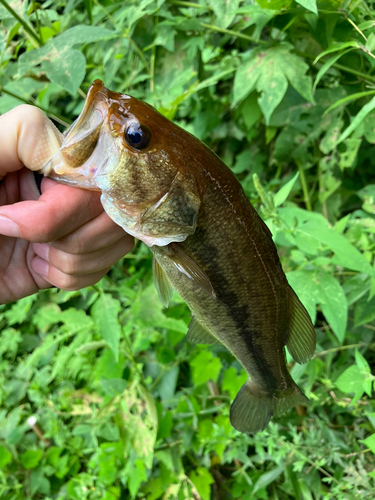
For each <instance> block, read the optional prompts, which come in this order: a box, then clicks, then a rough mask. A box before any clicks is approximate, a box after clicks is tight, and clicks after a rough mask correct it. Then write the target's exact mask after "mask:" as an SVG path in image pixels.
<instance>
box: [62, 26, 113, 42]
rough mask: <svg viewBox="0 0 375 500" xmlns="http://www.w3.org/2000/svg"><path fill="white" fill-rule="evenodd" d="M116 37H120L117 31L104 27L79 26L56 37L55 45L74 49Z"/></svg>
mask: <svg viewBox="0 0 375 500" xmlns="http://www.w3.org/2000/svg"><path fill="white" fill-rule="evenodd" d="M115 36H119V35H118V34H117V33H116V32H115V31H112V30H108V29H107V28H104V27H102V26H87V25H86V24H78V25H76V26H74V27H73V28H70V29H68V30H66V31H64V32H63V33H62V34H61V35H58V36H57V37H55V38H54V39H53V43H54V45H55V46H56V47H64V46H68V47H72V46H74V45H77V44H82V43H85V44H87V43H94V42H99V40H106V39H109V38H113V37H115Z"/></svg>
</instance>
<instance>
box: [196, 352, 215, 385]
mask: <svg viewBox="0 0 375 500" xmlns="http://www.w3.org/2000/svg"><path fill="white" fill-rule="evenodd" d="M190 366H191V368H192V376H193V382H194V385H199V384H204V383H206V382H208V381H209V380H213V381H214V382H216V381H217V378H218V376H219V373H220V370H221V363H220V360H219V358H215V357H214V355H213V354H212V352H211V351H208V350H206V351H201V352H200V353H199V354H197V356H195V357H194V358H193V359H192V360H191V361H190Z"/></svg>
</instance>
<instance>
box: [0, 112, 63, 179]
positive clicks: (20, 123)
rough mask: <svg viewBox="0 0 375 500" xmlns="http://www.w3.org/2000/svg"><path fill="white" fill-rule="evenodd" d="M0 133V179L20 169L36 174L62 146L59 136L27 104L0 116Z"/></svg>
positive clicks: (48, 122)
mask: <svg viewBox="0 0 375 500" xmlns="http://www.w3.org/2000/svg"><path fill="white" fill-rule="evenodd" d="M0 130H1V133H0V151H1V156H0V178H2V177H4V176H5V175H6V174H7V173H10V172H15V171H16V170H19V169H20V168H22V167H23V166H25V167H27V168H29V169H30V170H40V169H41V168H42V167H43V166H44V165H45V164H46V163H47V161H48V160H50V158H52V156H53V155H54V154H55V153H56V152H57V150H58V149H59V148H60V144H61V142H62V134H61V133H60V132H59V131H58V130H57V128H56V127H55V126H54V124H53V123H52V122H51V121H50V120H49V119H48V118H47V117H46V115H45V114H44V113H43V112H42V111H41V110H40V109H38V108H36V107H34V106H29V105H28V104H22V105H21V106H17V107H16V108H14V109H12V110H11V111H8V113H5V114H4V115H2V116H0Z"/></svg>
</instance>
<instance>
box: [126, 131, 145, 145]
mask: <svg viewBox="0 0 375 500" xmlns="http://www.w3.org/2000/svg"><path fill="white" fill-rule="evenodd" d="M129 139H130V141H131V142H132V143H133V144H139V143H140V142H141V140H142V133H141V132H138V131H135V130H134V131H130V132H129Z"/></svg>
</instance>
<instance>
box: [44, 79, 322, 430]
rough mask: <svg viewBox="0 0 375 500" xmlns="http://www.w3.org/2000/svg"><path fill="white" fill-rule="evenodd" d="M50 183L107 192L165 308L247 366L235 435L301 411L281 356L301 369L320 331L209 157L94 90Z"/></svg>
mask: <svg viewBox="0 0 375 500" xmlns="http://www.w3.org/2000/svg"><path fill="white" fill-rule="evenodd" d="M97 110H99V112H100V114H98V111H97ZM43 172H44V174H45V175H48V176H50V177H52V178H53V179H55V180H57V181H59V182H63V183H65V184H69V185H73V186H76V187H82V188H84V189H95V190H100V191H101V192H102V196H101V200H102V203H103V207H104V209H105V210H106V212H107V213H108V215H109V216H110V217H111V218H113V220H114V221H115V222H116V223H117V224H119V225H120V226H122V227H123V228H124V230H125V231H127V232H129V233H130V234H132V235H134V236H135V237H136V238H139V239H140V240H142V241H143V242H145V243H146V244H147V245H148V246H149V247H150V249H151V251H152V253H153V259H154V260H153V270H154V281H155V285H156V288H157V290H158V293H159V296H160V299H161V300H162V302H163V304H164V305H166V306H167V305H168V303H169V300H170V299H171V296H172V289H175V290H176V291H177V292H178V293H179V294H180V295H181V296H182V297H183V298H184V300H185V301H186V303H187V304H188V306H189V308H190V310H191V312H192V321H191V323H190V325H189V330H188V334H187V338H188V339H189V340H190V341H192V342H197V343H208V344H210V343H211V344H214V343H222V344H223V345H224V346H225V347H226V348H227V349H228V350H229V351H230V352H231V353H232V354H233V355H234V356H235V357H236V358H237V360H238V361H239V362H240V363H241V364H242V366H243V367H244V369H245V370H246V372H247V374H248V377H249V378H248V381H247V382H246V383H245V384H244V385H243V387H242V388H241V389H240V391H239V393H238V394H237V396H236V398H235V400H234V402H233V403H232V406H231V409H230V420H231V423H232V425H233V426H234V427H235V428H236V429H238V430H239V431H241V432H244V433H254V432H258V431H261V430H262V429H264V428H265V426H266V425H267V424H268V422H269V420H270V418H271V417H272V416H278V415H280V414H282V413H283V412H285V411H287V410H288V409H290V408H291V407H292V406H294V405H296V404H301V403H305V402H306V398H305V396H304V395H303V394H302V392H301V391H300V389H299V388H298V387H297V385H296V384H295V383H294V381H293V379H292V377H291V376H290V374H289V372H288V369H287V366H286V361H285V346H287V348H288V350H289V352H290V354H291V355H292V356H293V358H294V359H295V361H297V362H299V363H304V362H306V361H307V360H308V359H309V358H310V357H311V356H312V354H313V352H314V349H315V331H314V328H313V325H312V323H311V320H310V317H309V315H308V314H307V312H306V309H305V308H304V306H303V305H302V304H301V302H300V301H299V299H298V298H297V296H296V294H295V293H294V291H293V290H292V289H291V288H290V286H289V284H288V282H287V279H286V277H285V274H284V272H283V270H282V267H281V264H280V260H279V258H278V255H277V251H276V247H275V244H274V243H273V240H272V235H271V233H270V231H269V229H268V227H267V226H266V225H265V223H264V222H263V221H262V219H260V217H259V216H258V214H257V213H256V211H255V209H254V208H253V207H252V205H251V204H250V202H249V200H248V199H247V198H246V196H245V193H244V191H243V189H242V187H241V185H240V183H239V182H238V180H237V179H236V177H235V176H234V174H233V173H232V172H231V171H230V170H229V169H228V168H227V167H226V166H225V164H224V163H223V162H222V161H221V160H220V159H219V158H218V157H217V156H216V155H215V153H214V152H213V151H211V150H210V149H209V148H208V147H207V146H205V145H204V144H203V143H202V142H200V141H199V140H198V139H196V138H195V137H194V136H192V135H191V134H189V133H188V132H186V131H184V130H182V129H181V128H180V127H178V126H177V125H175V124H173V123H172V122H170V121H169V120H167V119H166V118H165V117H164V116H162V115H161V114H159V113H158V112H157V111H156V110H154V109H153V108H152V107H151V106H149V105H147V104H146V103H143V102H142V101H139V100H138V99H135V98H133V97H130V96H128V95H126V94H120V93H116V92H111V91H110V90H108V89H106V88H105V87H104V85H103V83H102V82H100V81H98V80H96V81H95V82H94V83H93V85H92V86H91V87H90V90H89V92H88V96H87V99H86V102H85V106H84V108H83V110H82V113H81V115H80V116H79V117H78V119H77V121H76V122H75V123H74V124H73V125H72V126H71V127H70V129H69V131H68V132H67V133H66V135H65V138H64V142H63V144H62V147H61V149H60V151H59V152H58V154H57V155H56V156H55V157H54V158H52V159H51V161H50V162H49V163H48V164H47V165H46V166H45V168H44V169H43Z"/></svg>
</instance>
